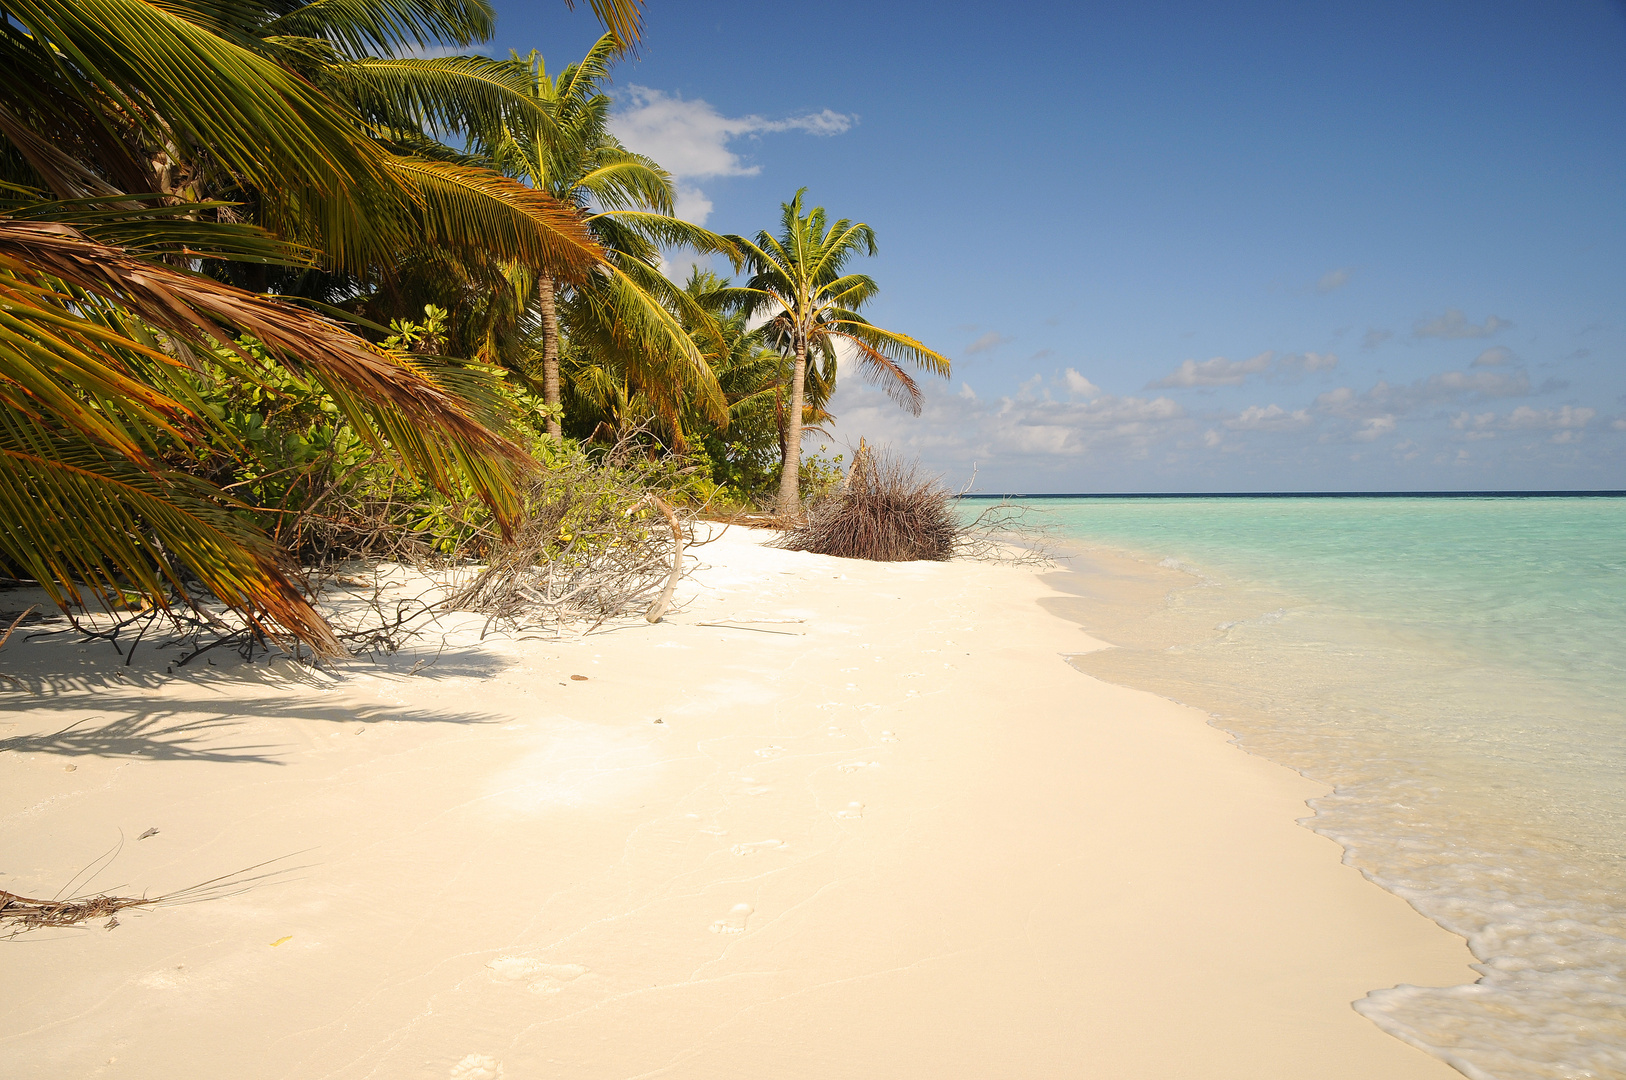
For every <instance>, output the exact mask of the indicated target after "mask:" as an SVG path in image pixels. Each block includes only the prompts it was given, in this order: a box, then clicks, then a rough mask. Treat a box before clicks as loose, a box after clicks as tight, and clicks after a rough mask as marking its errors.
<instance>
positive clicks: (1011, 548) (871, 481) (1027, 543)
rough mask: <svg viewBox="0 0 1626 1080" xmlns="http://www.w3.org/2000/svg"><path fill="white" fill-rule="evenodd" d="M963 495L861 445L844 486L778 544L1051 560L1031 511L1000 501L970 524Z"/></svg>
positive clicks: (868, 552)
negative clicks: (962, 506)
mask: <svg viewBox="0 0 1626 1080" xmlns="http://www.w3.org/2000/svg"><path fill="white" fill-rule="evenodd" d="M961 494H963V493H960V492H954V491H951V490H949V489H948V488H946V487H944V486H943V482H942V480H941V478H939V477H937V476H929V475H926V474H924V473H922V472H921V469H920V466H919V464H918V463H915V462H905V461H902V460H900V459H898V458H897V457H895V456H893V455H892V454H889V453H887V452H886V451H877V450H874V449H872V448H871V447H870V446H869V445H868V444H867V443H865V442H863V441H860V442H859V444H858V450H857V451H856V452H855V453H854V454H853V463H852V467H851V469H850V470H849V471H848V473H847V482H846V484H844V485H843V486H842V488H841V490H840V491H838V492H836V493H835V494H832V495H829V496H826V497H825V498H823V499H820V500H818V501H816V502H815V503H814V504H813V505H812V506H811V507H810V508H809V509H808V511H807V514H806V516H805V517H803V518H802V519H801V520H800V521H798V522H795V523H793V524H792V525H791V526H790V527H789V528H787V529H786V530H785V532H784V534H783V535H781V536H780V537H779V539H778V540H776V541H774V546H775V547H781V548H785V549H786V550H789V551H810V552H813V553H815V554H818V555H834V556H836V557H837V558H842V559H868V560H870V561H872V562H910V561H913V560H917V559H918V560H927V561H931V562H946V561H947V560H949V559H955V558H959V559H977V560H981V561H989V562H1015V563H1032V564H1048V563H1050V562H1051V556H1050V554H1049V552H1048V551H1046V550H1045V548H1044V547H1043V546H1042V544H1041V543H1040V540H1041V538H1042V537H1043V536H1044V535H1045V534H1046V533H1048V532H1049V531H1050V530H1049V529H1047V528H1046V527H1044V526H1043V525H1039V524H1035V521H1034V515H1035V514H1036V513H1037V512H1036V511H1034V510H1033V508H1031V507H1026V506H1013V505H1011V504H1009V503H1005V502H1001V503H997V504H995V505H993V506H990V507H988V508H987V509H985V510H983V511H982V512H981V513H980V514H978V515H977V516H976V517H974V518H970V519H967V518H965V517H964V516H962V515H961V513H960V512H959V509H958V504H959V500H960V496H961Z"/></svg>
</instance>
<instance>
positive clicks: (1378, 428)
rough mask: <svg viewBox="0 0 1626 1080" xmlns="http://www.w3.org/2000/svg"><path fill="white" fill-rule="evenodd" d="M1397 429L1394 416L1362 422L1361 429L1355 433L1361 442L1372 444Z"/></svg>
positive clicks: (1373, 418) (1375, 417)
mask: <svg viewBox="0 0 1626 1080" xmlns="http://www.w3.org/2000/svg"><path fill="white" fill-rule="evenodd" d="M1394 429H1395V418H1394V417H1392V416H1374V417H1371V418H1370V419H1367V420H1364V421H1362V422H1361V429H1360V430H1359V431H1357V432H1356V433H1355V436H1354V437H1355V439H1356V440H1357V441H1359V442H1371V441H1372V440H1373V439H1377V438H1380V437H1382V436H1384V435H1387V434H1389V433H1390V432H1391V431H1393V430H1394Z"/></svg>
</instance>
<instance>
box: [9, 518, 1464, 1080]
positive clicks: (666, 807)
mask: <svg viewBox="0 0 1626 1080" xmlns="http://www.w3.org/2000/svg"><path fill="white" fill-rule="evenodd" d="M764 539H766V534H760V533H750V532H747V531H744V530H741V529H737V528H736V529H731V530H730V531H729V532H728V533H727V534H726V535H724V536H723V537H722V539H720V540H718V541H716V542H715V543H712V544H710V545H708V546H705V547H702V548H699V549H697V550H696V555H697V556H698V557H699V558H700V559H701V561H702V563H703V564H704V565H703V566H702V567H701V568H700V569H699V570H697V572H696V573H695V574H694V575H693V576H692V577H691V578H689V579H688V580H686V581H685V582H684V583H683V585H682V587H681V588H680V590H679V594H678V595H679V600H680V610H678V611H677V612H675V613H673V614H671V615H669V616H668V617H667V619H666V620H665V621H663V622H661V623H659V624H657V625H653V626H649V625H644V624H639V625H636V626H629V627H625V628H621V629H616V630H614V631H611V632H607V633H599V634H594V635H591V636H588V637H586V638H580V639H570V640H563V641H559V640H550V639H548V638H545V637H542V636H540V635H538V636H523V635H521V636H515V635H508V634H492V635H490V636H487V637H486V638H484V639H483V640H482V639H481V638H480V634H479V630H480V621H479V620H478V619H477V618H474V617H467V616H460V617H458V619H457V620H455V621H453V622H452V623H451V625H450V632H449V634H448V635H447V640H446V644H445V647H444V649H442V648H441V631H440V630H436V631H435V632H434V633H432V634H431V635H429V636H428V637H426V638H425V639H424V641H423V642H420V644H419V646H418V647H417V648H416V649H414V650H409V651H408V652H407V653H403V654H400V655H397V656H396V657H393V658H391V659H390V660H389V661H388V662H381V663H373V662H368V661H356V662H353V663H350V664H347V665H345V666H344V667H342V668H341V669H340V670H338V671H337V672H335V673H330V674H320V673H318V674H315V675H311V674H307V673H303V672H302V671H301V670H300V669H298V668H296V667H294V666H293V665H291V664H286V663H281V664H277V665H274V666H271V667H267V665H265V664H257V665H254V666H242V665H240V664H237V663H236V661H235V660H234V661H231V662H230V663H228V661H227V660H225V659H220V660H217V661H216V664H217V665H218V666H213V667H211V666H208V665H207V664H205V663H204V662H203V661H198V664H199V665H201V666H200V667H198V668H196V669H195V668H194V667H192V666H188V667H186V668H183V669H181V671H180V672H178V673H175V674H166V665H165V659H164V656H163V654H161V653H156V652H154V651H152V650H150V649H147V648H145V647H144V648H143V649H142V650H141V651H140V652H139V653H138V654H137V660H136V662H135V664H134V665H133V666H132V667H131V668H130V669H128V673H125V672H123V671H121V670H120V668H119V667H118V664H117V657H116V656H114V655H113V653H112V650H111V649H109V648H108V647H107V646H105V645H88V646H81V645H78V644H72V643H68V642H65V641H63V640H61V639H51V640H45V641H40V640H36V641H22V640H20V637H21V635H20V634H19V637H18V638H14V639H13V641H12V642H11V644H9V645H8V646H7V647H6V649H5V651H4V653H3V654H0V661H3V663H0V670H5V671H7V672H9V673H11V674H13V675H15V676H17V677H18V678H20V679H21V680H22V682H23V684H24V686H25V689H13V688H7V687H5V686H4V685H3V684H0V709H3V710H4V711H3V714H0V745H4V746H5V747H6V749H5V750H4V752H0V888H3V889H6V890H9V891H13V892H16V893H20V894H24V895H29V896H39V895H46V896H49V895H51V894H52V893H54V892H56V891H57V890H58V889H59V888H62V887H63V886H65V885H67V884H68V883H69V881H70V879H72V878H73V877H74V875H75V874H76V873H78V872H79V871H80V869H81V868H82V867H84V866H85V865H86V864H88V863H91V862H92V861H93V860H94V859H96V858H97V857H98V856H100V855H102V854H103V853H104V852H107V851H108V850H109V849H110V848H112V847H113V846H114V845H115V844H117V843H118V842H119V840H120V837H121V836H122V838H123V844H122V848H120V849H119V850H118V853H117V855H116V857H115V858H113V859H112V860H111V861H110V862H109V864H108V865H107V866H106V868H105V869H104V870H102V871H101V873H100V874H99V876H97V877H96V878H95V880H94V881H93V882H91V883H90V888H91V890H92V891H104V890H105V891H109V892H119V893H124V894H132V893H133V894H141V893H147V894H161V893H165V892H169V891H172V890H176V889H181V888H185V887H187V886H190V885H193V884H195V883H198V882H201V881H204V880H206V879H211V878H215V877H217V876H219V875H223V874H229V873H232V872H234V871H238V870H240V869H242V868H245V867H249V866H254V865H256V864H261V863H265V862H266V861H267V860H273V859H279V858H281V857H285V856H286V858H282V860H281V861H279V862H276V863H274V864H272V865H271V866H269V867H265V868H264V869H262V870H256V871H253V872H252V873H251V874H250V875H249V876H250V877H256V878H257V880H254V881H252V882H250V883H249V884H248V886H247V887H245V888H243V889H240V890H228V895H223V896H219V897H218V898H214V899H209V900H207V901H205V902H199V903H192V904H185V905H174V906H161V907H156V908H150V909H132V910H129V911H126V912H124V913H122V914H121V916H120V919H119V925H118V926H117V927H115V928H113V929H111V930H107V929H104V928H103V926H102V924H100V923H97V924H93V925H90V926H86V927H81V928H75V929H53V930H39V931H32V932H28V933H24V934H20V935H17V936H15V937H12V938H11V939H9V940H0V950H3V951H0V964H3V965H4V970H5V972H6V984H7V986H8V988H9V989H10V994H9V995H8V1002H7V1008H6V1009H5V1010H4V1012H3V1014H0V1073H3V1074H4V1075H5V1076H7V1077H12V1078H17V1080H23V1078H42V1080H43V1078H52V1080H56V1078H62V1077H140V1078H160V1077H161V1078H165V1080H178V1078H185V1077H194V1076H195V1077H232V1078H255V1080H257V1078H278V1080H317V1078H333V1080H337V1078H346V1080H350V1078H361V1077H378V1078H385V1077H388V1078H397V1077H402V1078H405V1077H411V1078H416V1077H423V1078H434V1080H490V1078H494V1077H499V1076H500V1077H505V1078H507V1080H529V1078H533V1077H535V1078H541V1077H548V1078H560V1080H578V1078H579V1080H633V1078H649V1077H672V1078H694V1080H700V1078H705V1080H722V1078H741V1080H745V1078H751V1080H758V1078H774V1080H803V1078H806V1080H812V1078H815V1077H816V1078H820V1080H829V1078H841V1077H851V1078H871V1077H873V1078H883V1077H884V1078H893V1077H931V1078H966V1080H970V1078H977V1080H986V1078H994V1077H1010V1078H1025V1080H1030V1078H1063V1077H1067V1078H1072V1077H1112V1078H1170V1080H1172V1078H1182V1080H1191V1078H1202V1080H1209V1078H1212V1080H1229V1078H1235V1080H1244V1078H1246V1080H1266V1078H1283V1080H1287V1078H1291V1080H1312V1078H1328V1080H1331V1078H1345V1077H1347V1078H1351V1080H1354V1078H1360V1080H1370V1078H1374V1077H1383V1078H1387V1080H1403V1078H1413V1077H1416V1078H1424V1077H1439V1078H1444V1077H1450V1076H1456V1075H1458V1074H1457V1073H1456V1072H1454V1071H1453V1070H1452V1069H1450V1068H1449V1067H1448V1066H1446V1065H1444V1064H1442V1063H1441V1062H1439V1061H1437V1060H1436V1059H1434V1058H1431V1057H1429V1056H1427V1055H1425V1054H1424V1053H1422V1052H1421V1051H1419V1050H1416V1049H1414V1048H1412V1047H1410V1046H1407V1045H1405V1044H1403V1043H1401V1042H1400V1041H1398V1040H1396V1039H1393V1038H1391V1037H1390V1036H1388V1035H1385V1034H1383V1033H1382V1032H1381V1031H1379V1030H1378V1028H1377V1027H1375V1026H1374V1025H1373V1024H1371V1023H1370V1022H1369V1021H1367V1020H1366V1019H1364V1018H1362V1017H1361V1016H1360V1015H1358V1014H1357V1013H1356V1012H1355V1011H1354V1010H1353V1009H1352V1008H1351V1002H1352V1001H1355V1000H1357V999H1359V998H1361V997H1362V996H1363V995H1364V994H1366V993H1367V992H1368V991H1369V990H1373V989H1378V988H1383V987H1390V986H1394V985H1396V984H1401V983H1412V984H1420V985H1450V984H1455V983H1462V982H1467V981H1471V980H1472V979H1473V978H1474V977H1475V973H1474V972H1473V971H1472V970H1471V969H1470V968H1469V967H1468V963H1469V961H1470V960H1471V957H1470V955H1469V953H1468V950H1467V948H1466V947H1465V945H1464V944H1463V942H1462V941H1461V940H1460V939H1459V938H1456V937H1454V936H1452V935H1450V934H1448V933H1446V932H1445V931H1444V930H1441V929H1440V928H1439V927H1437V926H1436V925H1434V924H1433V923H1431V922H1429V921H1428V920H1426V919H1424V918H1423V917H1422V916H1420V915H1418V914H1416V913H1415V912H1414V911H1412V909H1411V908H1409V907H1408V906H1407V905H1406V904H1405V903H1404V902H1403V901H1402V900H1400V899H1398V898H1397V897H1395V896H1392V895H1390V894H1389V893H1386V892H1384V891H1382V890H1381V889H1379V888H1377V887H1376V886H1374V885H1372V884H1370V883H1368V882H1366V881H1365V880H1364V879H1363V878H1362V877H1361V875H1360V874H1359V872H1358V871H1356V870H1355V869H1353V868H1351V867H1347V866H1344V865H1342V864H1341V862H1340V855H1341V852H1340V849H1339V848H1338V846H1337V845H1336V844H1334V843H1333V842H1332V841H1330V840H1327V839H1325V838H1322V837H1319V836H1317V835H1315V834H1313V833H1311V832H1310V831H1308V830H1307V829H1305V828H1304V827H1303V826H1301V825H1299V824H1297V821H1296V819H1298V818H1301V817H1304V816H1306V815H1307V814H1308V810H1307V809H1306V807H1305V805H1304V803H1305V800H1306V799H1308V798H1313V797H1315V796H1316V795H1317V794H1321V793H1323V791H1324V789H1323V788H1322V787H1321V786H1319V785H1317V784H1315V783H1312V782H1310V781H1308V780H1305V779H1304V778H1302V777H1300V776H1298V775H1297V774H1295V773H1293V772H1291V771H1289V770H1287V769H1284V768H1282V767H1280V766H1277V765H1274V764H1272V763H1270V762H1268V761H1265V760H1263V759H1260V758H1257V757H1253V756H1250V755H1248V754H1246V753H1244V752H1243V751H1241V750H1239V749H1238V748H1236V747H1234V746H1232V745H1230V743H1229V742H1228V741H1227V738H1226V736H1225V735H1224V734H1223V733H1222V732H1220V731H1219V730H1217V729H1215V728H1214V727H1212V726H1210V725H1209V724H1208V723H1207V718H1206V716H1205V715H1203V714H1202V713H1200V712H1197V711H1196V710H1193V709H1188V708H1185V707H1183V706H1179V705H1176V704H1174V703H1172V702H1169V701H1166V700H1164V699H1161V698H1158V697H1156V696H1153V695H1151V694H1147V693H1143V692H1140V691H1134V690H1129V689H1124V688H1121V687H1117V686H1112V685H1108V684H1105V683H1102V682H1099V681H1096V680H1093V679H1091V678H1089V677H1087V676H1085V675H1082V674H1080V673H1079V672H1078V671H1076V670H1074V669H1072V668H1071V667H1069V666H1068V665H1067V664H1066V662H1065V661H1064V656H1065V655H1066V654H1070V653H1079V652H1085V651H1089V650H1092V649H1097V648H1101V647H1103V644H1102V643H1101V642H1098V641H1095V640H1093V639H1091V638H1090V637H1088V636H1087V635H1085V634H1084V633H1083V632H1082V631H1081V630H1080V629H1079V628H1078V627H1077V626H1076V625H1075V624H1073V623H1071V622H1068V621H1066V620H1064V619H1062V618H1060V617H1059V616H1057V615H1056V614H1053V613H1051V611H1050V610H1047V606H1046V604H1044V603H1041V601H1046V600H1047V599H1048V600H1050V601H1052V603H1051V604H1050V605H1049V607H1052V608H1054V607H1055V606H1056V605H1055V604H1054V603H1053V601H1054V600H1055V598H1056V596H1057V595H1058V594H1057V593H1056V592H1055V590H1053V589H1052V588H1051V587H1050V585H1048V584H1047V583H1046V581H1045V580H1044V577H1043V575H1042V574H1041V573H1039V572H1036V571H1035V570H1033V569H1031V568H1024V567H1018V566H1010V565H991V564H982V563H949V564H935V563H911V564H890V565H887V564H871V563H859V562H851V561H844V560H836V559H830V558H826V557H822V556H813V555H806V554H799V553H790V552H783V551H777V550H773V549H768V548H765V547H763V546H762V541H763V540H764ZM1108 584H1110V583H1108ZM1103 587H1105V586H1103ZM1076 591H1077V592H1079V593H1082V594H1085V595H1087V594H1088V591H1089V590H1088V589H1080V590H1076ZM1069 603H1074V602H1073V601H1069ZM707 623H724V624H729V625H704V624H707ZM431 659H432V660H433V662H432V663H424V664H422V665H421V666H419V661H420V660H425V661H426V660H431ZM415 667H416V668H417V670H416V672H415V673H413V669H414V668H415ZM573 676H585V677H586V678H585V679H575V678H573ZM152 829H156V830H157V832H156V833H154V834H152V835H150V836H147V837H146V838H145V839H138V837H140V836H141V835H142V834H143V833H146V832H148V830H152ZM260 875H265V876H260Z"/></svg>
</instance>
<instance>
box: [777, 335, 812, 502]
mask: <svg viewBox="0 0 1626 1080" xmlns="http://www.w3.org/2000/svg"><path fill="white" fill-rule="evenodd" d="M806 385H807V342H806V341H804V340H801V339H800V338H798V340H797V342H796V366H795V367H794V368H793V369H792V374H791V377H790V415H789V416H788V417H786V418H785V458H784V468H783V470H782V471H781V472H780V474H779V513H780V515H781V516H783V517H790V516H792V515H793V514H795V513H796V512H797V511H799V510H800V509H801V508H802V497H801V492H800V484H799V481H800V479H801V473H802V405H803V402H804V400H805V398H806V395H807V391H806Z"/></svg>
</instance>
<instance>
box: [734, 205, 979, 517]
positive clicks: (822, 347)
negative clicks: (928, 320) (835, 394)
mask: <svg viewBox="0 0 1626 1080" xmlns="http://www.w3.org/2000/svg"><path fill="white" fill-rule="evenodd" d="M806 193H807V189H806V188H802V189H801V190H799V191H797V192H796V197H795V198H793V199H792V200H791V201H790V202H788V203H782V204H781V220H780V231H779V235H778V236H777V237H774V236H770V235H769V234H768V233H767V232H759V233H758V234H757V237H756V240H755V241H751V240H747V239H746V238H745V237H743V236H733V235H730V236H726V237H724V239H726V240H728V241H729V242H730V243H732V244H733V245H734V246H735V247H736V248H737V249H738V250H739V252H740V255H741V257H742V259H743V262H744V265H745V266H746V268H747V269H748V270H749V271H750V272H751V278H750V279H749V280H748V281H747V282H746V283H745V285H744V286H743V287H742V288H740V289H737V290H734V292H733V295H732V300H733V302H734V303H735V304H736V305H737V306H739V307H740V308H741V309H742V310H745V311H747V312H749V313H750V314H752V315H755V316H764V315H765V316H767V317H768V325H769V326H770V327H771V331H770V332H771V334H772V336H773V339H774V340H776V341H777V342H778V343H779V344H780V345H781V347H782V348H783V350H784V351H785V353H786V354H787V356H789V357H791V358H792V365H791V373H790V387H789V390H790V407H789V410H788V415H787V417H786V424H785V451H784V458H783V462H782V468H781V472H780V479H779V513H780V514H782V515H785V516H790V515H793V514H795V513H796V512H797V511H798V510H799V509H800V507H801V500H800V497H799V493H798V490H797V483H798V476H799V470H800V466H801V457H802V453H801V442H802V428H803V424H804V422H805V417H804V409H805V406H806V403H807V380H808V358H809V355H810V354H811V353H813V352H815V351H816V352H818V353H819V354H820V355H821V356H822V357H823V358H824V359H825V361H826V365H827V367H828V368H833V366H834V362H835V358H836V350H837V349H838V347H841V346H845V347H847V348H849V349H851V351H852V353H853V355H854V356H855V357H856V359H857V361H858V365H859V368H860V370H862V371H863V372H864V375H865V377H866V378H868V379H870V380H871V381H873V382H877V383H879V384H880V385H881V386H882V388H883V389H885V390H886V392H887V394H888V396H890V397H891V398H892V400H894V401H896V402H897V403H898V404H900V405H902V406H903V407H904V408H906V409H908V410H909V411H910V412H912V413H914V414H915V415H917V416H918V415H920V401H921V397H920V387H919V385H918V384H917V383H916V382H915V380H914V379H913V378H912V377H910V375H909V373H908V372H906V371H905V370H904V369H903V367H902V364H903V363H908V364H912V365H914V366H916V367H919V368H923V369H925V370H926V371H929V372H931V373H933V374H936V375H942V376H944V377H947V375H948V373H949V361H948V358H947V357H945V356H943V355H942V354H941V353H937V352H933V351H932V350H931V349H928V348H927V347H926V346H925V345H923V344H921V343H920V342H919V341H916V340H915V339H914V338H912V337H908V336H907V335H904V334H900V333H897V332H895V331H892V330H883V329H882V328H880V327H878V326H876V325H874V324H873V323H871V322H869V320H867V319H865V318H864V317H863V316H862V315H860V314H858V309H859V308H861V307H863V306H864V305H865V304H866V303H868V302H869V301H870V300H872V299H874V297H875V294H876V292H877V291H878V286H877V285H876V284H875V282H874V281H873V280H872V279H871V278H869V277H867V276H866V275H864V274H847V273H843V270H844V269H845V267H846V265H847V263H848V262H849V261H850V260H851V259H852V258H853V256H855V255H874V254H876V247H875V231H874V230H873V229H871V228H870V227H869V226H868V225H865V224H863V223H862V222H860V223H857V224H854V223H853V222H851V221H848V220H847V219H846V218H842V219H841V220H839V221H837V222H835V223H834V224H833V225H828V227H827V225H826V221H825V213H824V207H822V206H815V207H814V208H813V209H812V210H811V211H808V212H806V213H803V211H802V196H803V195H805V194H806ZM832 382H833V371H832Z"/></svg>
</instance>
